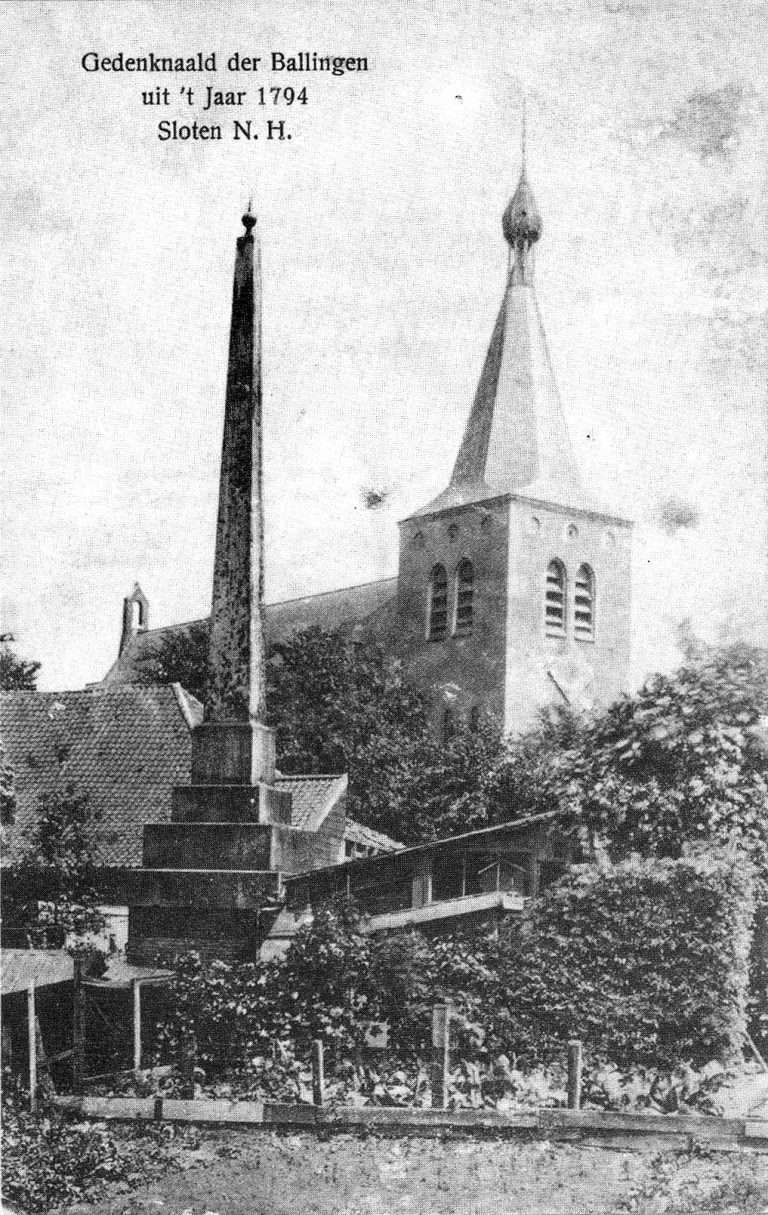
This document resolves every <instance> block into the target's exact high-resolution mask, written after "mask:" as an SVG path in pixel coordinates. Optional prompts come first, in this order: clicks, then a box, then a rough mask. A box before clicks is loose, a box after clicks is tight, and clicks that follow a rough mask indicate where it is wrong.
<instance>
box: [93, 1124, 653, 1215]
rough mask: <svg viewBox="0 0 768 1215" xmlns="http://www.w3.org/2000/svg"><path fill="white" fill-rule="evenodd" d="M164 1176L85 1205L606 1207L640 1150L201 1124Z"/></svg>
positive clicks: (381, 1213) (485, 1213)
mask: <svg viewBox="0 0 768 1215" xmlns="http://www.w3.org/2000/svg"><path fill="white" fill-rule="evenodd" d="M173 1163H174V1167H173V1169H172V1170H169V1171H168V1172H167V1173H166V1174H165V1176H164V1177H162V1178H161V1179H159V1180H158V1181H156V1182H154V1183H153V1184H151V1185H147V1186H144V1187H142V1188H141V1189H139V1190H137V1191H134V1192H132V1193H126V1194H120V1195H116V1196H115V1197H113V1198H112V1199H111V1200H109V1201H103V1202H100V1203H98V1204H96V1205H94V1206H88V1207H78V1208H76V1211H77V1212H78V1213H82V1215H84V1213H85V1212H86V1211H87V1212H88V1213H89V1215H205V1212H209V1213H213V1212H216V1213H218V1215H289V1213H290V1215H314V1213H317V1215H385V1213H387V1215H388V1213H390V1212H391V1213H392V1215H401V1213H402V1215H407V1213H412V1215H470V1213H475V1212H477V1215H491V1212H492V1213H493V1215H523V1213H525V1215H537V1213H539V1215H560V1213H561V1212H562V1213H564V1215H565V1213H566V1212H567V1213H568V1215H581V1213H583V1215H607V1213H608V1212H613V1211H614V1210H616V1209H617V1204H618V1203H619V1202H620V1201H621V1200H622V1199H624V1198H626V1196H627V1194H628V1193H629V1191H630V1189H631V1188H633V1186H636V1185H638V1184H640V1183H641V1180H642V1177H643V1176H644V1175H645V1171H646V1164H647V1159H646V1158H644V1157H643V1156H642V1155H640V1154H637V1153H629V1152H618V1151H612V1150H605V1149H600V1148H579V1147H572V1146H568V1145H554V1144H551V1143H547V1142H532V1143H521V1142H519V1141H515V1140H477V1139H473V1140H455V1139H454V1140H450V1141H443V1140H439V1139H415V1138H414V1139H380V1138H375V1137H373V1136H370V1137H367V1138H360V1137H354V1136H350V1135H334V1136H331V1137H329V1138H327V1139H325V1140H320V1139H318V1138H317V1137H316V1136H314V1135H286V1134H276V1133H270V1132H262V1133H259V1134H254V1133H253V1132H240V1131H231V1130H230V1131H205V1132H202V1133H201V1134H199V1135H198V1136H197V1137H196V1138H195V1139H193V1140H191V1141H190V1139H189V1138H186V1137H185V1139H184V1140H183V1141H182V1142H181V1143H180V1145H179V1148H178V1150H176V1151H174V1162H173Z"/></svg>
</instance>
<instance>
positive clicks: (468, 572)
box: [453, 561, 475, 637]
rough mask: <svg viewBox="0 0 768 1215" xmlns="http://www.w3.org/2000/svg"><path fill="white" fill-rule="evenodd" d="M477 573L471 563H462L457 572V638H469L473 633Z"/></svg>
mask: <svg viewBox="0 0 768 1215" xmlns="http://www.w3.org/2000/svg"><path fill="white" fill-rule="evenodd" d="M474 593H475V571H474V570H473V568H472V562H471V561H462V562H461V563H460V565H459V568H458V569H457V570H456V615H455V619H454V626H453V631H454V634H455V635H456V636H457V637H469V635H470V633H471V632H472V614H473V610H474V604H473V598H474Z"/></svg>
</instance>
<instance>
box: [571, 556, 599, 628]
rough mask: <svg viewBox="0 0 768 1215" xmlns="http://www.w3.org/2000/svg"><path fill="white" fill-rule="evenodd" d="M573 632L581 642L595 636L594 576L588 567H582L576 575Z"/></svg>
mask: <svg viewBox="0 0 768 1215" xmlns="http://www.w3.org/2000/svg"><path fill="white" fill-rule="evenodd" d="M573 631H574V633H575V634H576V636H577V637H580V638H581V640H582V641H589V640H591V638H592V637H594V635H595V575H594V574H593V572H592V570H591V569H590V568H589V566H588V565H582V566H581V567H580V569H579V571H578V573H577V574H576V582H575V584H574V603H573Z"/></svg>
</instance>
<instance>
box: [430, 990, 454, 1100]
mask: <svg viewBox="0 0 768 1215" xmlns="http://www.w3.org/2000/svg"><path fill="white" fill-rule="evenodd" d="M450 1021H451V1010H450V1006H449V1005H448V1004H435V1006H434V1008H433V1009H432V1046H433V1047H434V1062H433V1064H432V1106H433V1108H434V1109H441V1110H444V1109H445V1108H446V1106H447V1105H448V1065H449V1062H450V1038H451V1031H450Z"/></svg>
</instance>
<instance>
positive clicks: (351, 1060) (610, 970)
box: [161, 855, 752, 1103]
mask: <svg viewBox="0 0 768 1215" xmlns="http://www.w3.org/2000/svg"><path fill="white" fill-rule="evenodd" d="M751 916H752V902H751V886H750V880H749V877H748V875H746V874H745V872H744V868H743V866H742V865H741V864H740V863H739V861H738V859H737V858H735V857H733V856H727V855H720V856H715V855H710V856H708V857H690V858H683V859H680V860H677V861H673V860H669V859H667V860H646V861H640V860H629V861H625V862H622V863H620V864H618V865H616V866H611V865H610V864H609V863H608V862H606V863H605V865H604V866H603V868H602V869H600V870H598V869H597V868H596V867H594V866H584V867H581V868H579V869H578V870H576V871H574V872H573V873H571V874H570V875H568V876H567V877H565V878H563V879H561V881H560V882H559V883H557V884H556V885H554V886H553V887H550V888H549V889H548V890H547V891H546V892H545V893H544V894H542V896H541V897H540V898H539V899H537V900H536V901H535V902H533V903H532V904H531V905H530V906H529V908H528V909H527V911H526V912H525V914H524V916H523V918H522V922H521V923H520V924H519V925H517V926H514V927H512V928H510V929H509V930H508V931H507V932H506V933H505V934H504V935H502V936H501V937H493V936H487V937H479V938H478V937H474V938H470V937H460V936H454V937H451V938H435V939H432V940H428V939H426V938H425V937H423V936H421V935H419V934H418V933H411V934H403V935H399V936H392V937H378V936H371V935H369V934H368V933H366V932H365V931H364V924H362V923H361V922H360V920H359V919H358V917H357V915H356V914H355V912H354V910H353V909H352V908H351V907H350V906H349V905H347V904H339V905H336V906H329V907H326V908H323V909H320V910H319V911H317V912H316V914H315V917H314V920H313V922H312V923H311V924H309V925H307V926H305V927H304V928H302V929H301V931H300V932H299V934H298V936H297V937H296V939H295V941H294V942H293V944H292V945H291V947H290V949H289V951H288V953H287V955H286V957H285V958H284V959H283V960H280V961H275V960H272V961H269V962H253V963H244V964H240V965H237V966H229V965H225V964H223V963H213V964H211V965H209V966H203V965H202V964H201V962H200V960H199V958H198V957H197V956H195V955H191V956H188V957H187V958H185V959H183V960H182V961H181V962H180V963H179V964H178V968H177V977H176V981H175V984H174V986H173V990H172V1005H171V1008H170V1010H169V1015H168V1016H167V1017H166V1018H165V1020H164V1022H163V1025H162V1027H161V1045H162V1047H163V1048H164V1049H165V1050H166V1051H170V1053H171V1055H172V1056H173V1055H178V1054H179V1052H180V1051H181V1050H182V1048H183V1045H184V1044H185V1043H187V1042H188V1041H189V1039H190V1035H192V1034H194V1036H195V1039H196V1043H197V1059H198V1064H199V1066H200V1068H201V1069H202V1075H203V1076H204V1077H205V1079H206V1081H208V1082H216V1081H222V1080H224V1079H226V1080H227V1081H228V1082H232V1081H233V1077H235V1076H236V1080H235V1082H236V1083H237V1084H241V1085H244V1086H245V1088H246V1089H247V1090H248V1091H252V1090H253V1089H257V1090H258V1089H260V1086H261V1091H265V1094H266V1095H275V1092H276V1089H275V1086H276V1085H277V1089H278V1090H279V1091H280V1092H282V1090H281V1089H280V1085H287V1086H288V1089H290V1090H291V1091H293V1092H294V1096H296V1094H297V1093H299V1092H300V1089H301V1084H302V1083H304V1084H306V1075H305V1073H306V1061H307V1058H308V1055H309V1049H310V1043H311V1041H312V1040H313V1039H315V1038H320V1039H322V1041H323V1042H324V1043H325V1044H326V1051H327V1059H328V1065H329V1070H330V1074H332V1075H334V1076H335V1077H336V1079H337V1080H339V1079H343V1078H344V1076H345V1075H346V1077H347V1079H348V1081H349V1084H351V1085H352V1089H353V1090H355V1085H356V1086H357V1089H356V1091H357V1092H358V1093H359V1094H361V1095H363V1096H365V1095H371V1093H372V1092H373V1090H372V1089H371V1084H373V1088H374V1089H375V1085H376V1083H381V1082H382V1081H381V1076H380V1075H379V1076H378V1078H374V1079H373V1080H371V1077H370V1075H368V1077H367V1079H366V1073H365V1067H364V1065H365V1062H366V1059H368V1062H369V1063H370V1059H369V1057H368V1056H367V1055H366V1051H365V1040H366V1033H367V1030H368V1026H369V1023H370V1022H374V1023H386V1024H387V1026H388V1035H389V1045H388V1053H387V1065H386V1068H385V1071H387V1072H388V1074H390V1075H392V1074H397V1073H402V1077H404V1078H402V1077H401V1080H400V1081H399V1083H400V1084H401V1085H405V1091H406V1092H408V1093H409V1094H410V1097H411V1098H412V1099H417V1098H418V1095H419V1079H418V1078H419V1075H420V1074H421V1073H423V1072H424V1068H425V1065H426V1064H427V1063H428V1061H429V1059H430V1035H431V1010H432V1007H433V1005H434V1004H435V1003H439V1002H445V1001H447V1002H450V1003H451V1005H452V1007H453V1009H454V1013H453V1043H454V1049H455V1061H456V1068H457V1072H456V1075H455V1077H454V1096H455V1101H456V1102H457V1103H463V1101H464V1100H465V1099H466V1100H470V1101H471V1100H474V1099H475V1098H476V1099H477V1100H478V1101H484V1100H486V1098H487V1099H488V1100H489V1101H491V1102H496V1101H498V1100H499V1099H510V1098H511V1097H512V1096H513V1095H514V1094H516V1093H519V1091H521V1090H522V1089H524V1088H525V1086H526V1083H527V1081H526V1079H525V1077H526V1075H527V1074H528V1073H530V1071H531V1069H538V1074H539V1075H541V1074H543V1073H546V1072H547V1071H548V1070H551V1069H552V1068H553V1067H554V1068H555V1069H557V1068H558V1066H561V1065H562V1061H563V1059H564V1057H565V1049H566V1044H567V1042H568V1040H569V1039H570V1038H571V1037H573V1036H576V1037H580V1038H581V1039H582V1040H583V1042H584V1044H585V1049H586V1051H587V1053H588V1056H589V1059H590V1068H591V1070H592V1073H593V1080H592V1087H593V1089H594V1091H595V1093H596V1095H597V1096H598V1097H599V1094H598V1090H600V1089H601V1087H602V1092H603V1096H602V1098H600V1099H601V1100H602V1101H607V1100H608V1098H607V1097H606V1096H605V1093H606V1092H607V1091H608V1090H607V1089H606V1085H605V1084H604V1083H603V1080H601V1079H600V1074H599V1073H600V1072H601V1069H604V1068H605V1066H606V1065H610V1066H609V1073H610V1072H611V1069H613V1073H617V1072H618V1073H620V1074H629V1073H631V1072H636V1073H637V1072H639V1073H642V1074H644V1075H647V1083H646V1084H645V1089H644V1090H643V1091H644V1092H645V1094H646V1095H647V1094H649V1093H650V1087H651V1082H652V1080H653V1077H654V1075H655V1074H656V1073H664V1074H667V1075H671V1074H672V1073H673V1072H674V1071H675V1069H676V1068H677V1067H678V1066H679V1065H680V1064H681V1062H682V1061H686V1064H687V1065H688V1066H693V1067H694V1068H699V1067H701V1066H702V1065H704V1064H710V1063H712V1062H713V1061H718V1062H720V1063H721V1064H728V1063H731V1062H733V1061H734V1059H735V1057H736V1055H737V1054H738V1052H739V1048H740V1045H741V1039H742V1035H743V1030H744V1025H745V1011H746V997H747V958H748V951H749V939H750V931H749V930H750V923H751ZM703 925H705V926H706V928H705V931H702V926H703ZM278 1044H279V1045H278ZM361 1069H362V1070H361ZM462 1069H463V1070H462ZM473 1069H474V1070H473ZM375 1070H376V1069H375V1068H374V1071H375ZM302 1077H304V1078H303V1079H302ZM355 1077H356V1078H355ZM614 1078H615V1077H614ZM553 1083H555V1082H553ZM264 1085H266V1086H267V1087H266V1090H264V1089H263V1086H264ZM555 1087H557V1085H556V1083H555ZM614 1087H615V1085H614ZM641 1090H642V1085H641ZM472 1092H474V1094H475V1098H470V1094H471V1093H472ZM639 1092H640V1090H638V1093H639ZM462 1094H463V1095H462ZM539 1095H540V1096H541V1094H539ZM389 1099H391V1093H390V1094H389ZM619 1103H620V1102H619Z"/></svg>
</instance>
